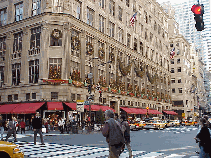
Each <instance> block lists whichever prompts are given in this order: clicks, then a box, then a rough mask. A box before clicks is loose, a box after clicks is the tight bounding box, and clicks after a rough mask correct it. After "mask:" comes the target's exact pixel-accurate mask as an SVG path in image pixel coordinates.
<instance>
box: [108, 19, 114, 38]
mask: <svg viewBox="0 0 211 158" xmlns="http://www.w3.org/2000/svg"><path fill="white" fill-rule="evenodd" d="M108 25H109V36H111V37H114V27H115V24H114V23H112V22H110V21H109V24H108Z"/></svg>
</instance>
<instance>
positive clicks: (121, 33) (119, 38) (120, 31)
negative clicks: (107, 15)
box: [118, 27, 123, 43]
mask: <svg viewBox="0 0 211 158" xmlns="http://www.w3.org/2000/svg"><path fill="white" fill-rule="evenodd" d="M118 41H119V42H122V43H123V29H121V28H120V27H119V29H118Z"/></svg>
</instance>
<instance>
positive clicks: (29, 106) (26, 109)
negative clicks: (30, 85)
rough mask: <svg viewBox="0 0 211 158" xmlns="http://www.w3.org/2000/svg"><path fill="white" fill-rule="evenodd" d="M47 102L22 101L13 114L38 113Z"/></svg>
mask: <svg viewBox="0 0 211 158" xmlns="http://www.w3.org/2000/svg"><path fill="white" fill-rule="evenodd" d="M44 103H45V102H40V103H21V104H20V105H19V106H17V107H16V108H15V109H13V110H12V112H11V113H12V114H33V113H36V111H37V109H39V108H40V107H41V106H42V105H43V104H44Z"/></svg>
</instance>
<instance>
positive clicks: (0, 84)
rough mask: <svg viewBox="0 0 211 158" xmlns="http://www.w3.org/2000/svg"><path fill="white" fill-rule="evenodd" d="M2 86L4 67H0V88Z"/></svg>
mask: <svg viewBox="0 0 211 158" xmlns="http://www.w3.org/2000/svg"><path fill="white" fill-rule="evenodd" d="M3 84H4V66H0V87H2V86H3Z"/></svg>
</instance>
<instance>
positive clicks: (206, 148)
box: [195, 118, 211, 158]
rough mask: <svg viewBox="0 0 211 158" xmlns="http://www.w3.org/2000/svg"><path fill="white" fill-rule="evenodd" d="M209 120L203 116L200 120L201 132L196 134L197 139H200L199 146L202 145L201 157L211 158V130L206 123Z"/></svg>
mask: <svg viewBox="0 0 211 158" xmlns="http://www.w3.org/2000/svg"><path fill="white" fill-rule="evenodd" d="M206 123H207V121H206V119H205V118H201V119H200V121H199V124H200V125H201V130H200V132H199V133H198V134H197V135H196V137H195V139H196V140H197V141H199V147H200V153H199V157H200V158H209V152H210V146H211V141H210V132H209V129H208V128H207V125H206Z"/></svg>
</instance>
